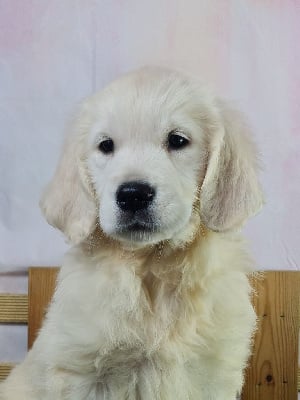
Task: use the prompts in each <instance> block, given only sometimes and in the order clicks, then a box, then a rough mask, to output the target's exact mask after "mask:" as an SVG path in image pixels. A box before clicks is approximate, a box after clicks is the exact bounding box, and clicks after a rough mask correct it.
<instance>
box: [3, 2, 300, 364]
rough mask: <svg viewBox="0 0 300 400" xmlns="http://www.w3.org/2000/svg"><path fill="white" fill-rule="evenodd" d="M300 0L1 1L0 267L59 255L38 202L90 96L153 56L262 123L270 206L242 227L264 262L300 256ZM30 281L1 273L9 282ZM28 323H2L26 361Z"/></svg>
mask: <svg viewBox="0 0 300 400" xmlns="http://www.w3.org/2000/svg"><path fill="white" fill-rule="evenodd" d="M299 42H300V4H299V3H298V2H296V1H292V0H285V1H281V0H260V1H256V0H244V1H240V0H222V1H219V0H210V1H206V0H200V1H199V0H190V1H183V0H181V1H180V0H151V1H148V0H131V1H130V0H128V1H126V0H123V1H122V0H119V1H117V0H112V1H108V0H63V1H61V0H51V1H48V0H26V1H23V0H0V140H1V142H0V272H1V271H2V273H3V272H4V271H7V270H10V271H15V270H20V268H22V267H26V266H28V265H59V263H60V260H61V256H62V254H63V252H64V251H65V250H66V248H67V245H66V244H65V242H64V239H63V237H62V235H61V234H60V233H59V232H58V231H55V230H54V229H52V228H51V227H50V226H49V225H47V224H46V222H45V221H44V220H43V218H42V216H41V213H40V211H39V208H38V199H39V196H40V193H41V190H42V188H43V187H44V186H45V184H46V183H47V181H48V180H49V178H50V177H51V175H52V173H53V170H54V167H55V164H56V161H57V159H58V155H59V149H60V147H61V143H62V137H63V136H62V134H63V128H64V124H65V122H66V120H67V119H68V117H69V115H70V113H71V112H72V109H74V107H75V105H76V104H77V103H78V101H80V100H81V99H82V98H83V97H85V96H87V95H89V94H91V93H92V92H94V91H95V90H98V89H101V88H102V87H103V86H104V85H105V84H107V83H108V82H109V81H110V80H112V79H113V78H115V77H117V76H118V75H120V74H121V73H124V72H126V71H128V70H131V69H133V68H136V67H139V66H142V65H145V64H159V65H163V66H168V67H174V68H179V69H182V70H184V71H187V72H190V73H193V74H195V75H197V76H199V77H200V78H201V79H202V80H203V81H205V82H207V83H208V84H210V85H211V86H212V87H213V88H215V90H216V91H217V92H219V93H220V94H221V95H224V96H225V97H228V98H229V99H231V100H233V101H234V102H235V103H236V105H237V107H238V108H240V109H241V110H242V111H244V112H245V113H246V114H247V116H248V119H249V121H250V124H251V125H252V127H253V131H254V135H255V138H256V141H257V143H258V145H259V148H260V151H261V157H262V160H263V165H264V171H263V172H262V175H261V181H262V184H263V187H264V190H265V193H266V206H265V207H264V209H263V211H262V212H261V213H260V215H258V216H257V217H256V218H254V219H253V220H251V221H250V222H249V224H248V226H247V228H246V230H245V232H246V235H247V237H248V238H249V241H250V245H251V248H252V251H253V254H254V256H255V259H256V261H257V267H258V268H260V269H297V268H299V266H300V246H299V242H300V221H299V205H300V167H299V163H300V161H299V160H300V126H299V125H300V117H299V115H300V106H299V105H300V63H299V61H300V46H299ZM10 290H12V291H19V292H24V291H26V279H25V278H24V277H22V276H18V275H15V274H9V275H8V276H5V277H4V276H3V275H2V276H1V275H0V291H10ZM25 348H26V334H25V328H24V329H22V328H13V327H9V326H8V327H2V328H1V330H0V359H2V360H4V359H6V360H18V359H20V358H22V357H23V355H24V352H25Z"/></svg>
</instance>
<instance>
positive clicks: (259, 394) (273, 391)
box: [242, 271, 300, 400]
mask: <svg viewBox="0 0 300 400" xmlns="http://www.w3.org/2000/svg"><path fill="white" fill-rule="evenodd" d="M253 286H254V288H255V290H256V292H257V295H256V296H254V297H253V304H254V306H255V308H256V311H257V315H258V318H259V319H258V330H257V332H256V335H255V344H254V349H253V357H252V359H251V361H250V366H249V368H248V369H247V371H246V384H245V387H244V390H243V395H242V399H243V400H296V399H297V372H298V335H299V293H300V272H299V271H298V272H297V271H284V272H283V271H272V272H266V273H265V274H264V279H261V280H256V281H253Z"/></svg>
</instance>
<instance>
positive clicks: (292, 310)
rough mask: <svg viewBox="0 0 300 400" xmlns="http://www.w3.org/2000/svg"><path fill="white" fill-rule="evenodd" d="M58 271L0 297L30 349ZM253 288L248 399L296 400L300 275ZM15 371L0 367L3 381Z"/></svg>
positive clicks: (1, 308) (280, 276)
mask: <svg viewBox="0 0 300 400" xmlns="http://www.w3.org/2000/svg"><path fill="white" fill-rule="evenodd" d="M57 271H58V269H57V268H29V285H28V287H29V289H28V295H27V294H24V295H13V294H0V323H17V324H25V323H27V324H28V348H30V347H31V346H32V344H33V342H34V340H35V337H36V335H37V332H38V330H39V328H40V326H41V323H42V320H43V317H44V315H45V312H46V309H47V305H48V303H49V301H50V299H51V296H52V294H53V291H54V287H55V281H56V276H57ZM252 285H253V287H254V289H255V292H256V295H255V296H254V297H253V304H254V306H255V309H256V311H257V315H258V317H259V323H258V330H257V332H256V335H255V339H254V347H253V356H252V358H251V360H250V363H249V367H248V369H247V371H246V383H245V386H244V390H243V394H242V399H243V400H296V399H297V386H298V390H299V391H300V369H299V367H298V338H299V303H300V297H299V294H300V271H268V272H266V273H265V274H264V277H263V278H262V279H259V280H253V279H252ZM12 367H13V365H11V364H8V363H5V364H4V363H2V364H0V380H1V379H4V378H5V377H6V376H7V374H8V373H9V372H10V370H11V368H12ZM298 375H299V378H298ZM297 381H298V385H297Z"/></svg>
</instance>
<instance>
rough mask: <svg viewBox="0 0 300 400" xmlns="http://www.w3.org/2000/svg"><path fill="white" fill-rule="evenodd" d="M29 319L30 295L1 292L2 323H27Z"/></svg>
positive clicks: (0, 318) (0, 316) (0, 311)
mask: <svg viewBox="0 0 300 400" xmlns="http://www.w3.org/2000/svg"><path fill="white" fill-rule="evenodd" d="M27 320H28V296H27V295H25V294H24V295H22V294H8V293H5V294H0V323H6V324H8V323H9V324H26V323H27Z"/></svg>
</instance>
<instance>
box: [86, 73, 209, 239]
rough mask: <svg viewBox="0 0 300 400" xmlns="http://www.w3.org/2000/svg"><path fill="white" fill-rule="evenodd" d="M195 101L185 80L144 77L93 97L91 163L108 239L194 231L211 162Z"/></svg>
mask: <svg viewBox="0 0 300 400" xmlns="http://www.w3.org/2000/svg"><path fill="white" fill-rule="evenodd" d="M192 95H193V94H192V93H191V91H190V87H189V85H188V84H187V82H186V81H184V80H178V81H175V82H174V77H172V76H169V77H168V76H167V75H166V76H164V77H163V79H162V77H160V79H158V77H157V76H156V77H155V76H154V77H153V76H150V77H149V75H147V74H144V75H139V76H138V77H127V78H125V79H123V80H122V81H119V82H117V83H115V84H114V85H112V86H111V87H110V88H108V89H107V90H106V91H105V92H104V93H102V94H101V96H99V97H98V98H95V99H94V103H93V104H94V106H95V108H94V110H93V115H94V118H95V119H94V121H93V123H92V124H91V128H90V131H89V135H88V157H87V164H88V170H89V174H90V178H91V180H92V183H93V186H94V190H95V191H96V196H97V198H98V199H99V210H98V218H99V222H100V226H101V228H102V230H103V231H104V232H105V233H106V234H107V235H109V236H112V237H114V238H117V239H119V240H121V241H129V242H131V243H135V244H143V243H146V244H149V243H155V242H159V241H161V240H165V239H172V238H173V237H175V236H177V235H178V234H179V233H180V232H182V231H183V230H185V229H187V228H188V225H189V221H190V219H191V216H192V212H193V207H194V206H195V204H196V197H197V194H199V193H198V188H199V184H200V183H201V181H202V180H203V176H204V172H205V168H206V164H207V146H206V144H205V132H204V131H205V129H206V128H205V124H203V125H202V124H201V116H200V115H199V112H197V113H196V109H193V105H192V104H191V96H192Z"/></svg>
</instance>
